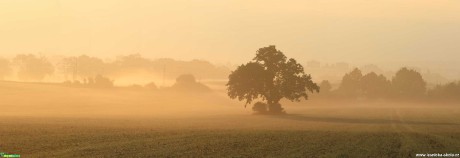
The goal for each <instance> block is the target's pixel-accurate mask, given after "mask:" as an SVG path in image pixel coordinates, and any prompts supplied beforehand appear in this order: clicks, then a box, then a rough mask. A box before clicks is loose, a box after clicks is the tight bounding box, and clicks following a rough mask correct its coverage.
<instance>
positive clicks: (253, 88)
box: [227, 45, 319, 114]
mask: <svg viewBox="0 0 460 158" xmlns="http://www.w3.org/2000/svg"><path fill="white" fill-rule="evenodd" d="M227 90H228V95H229V97H230V98H232V99H236V98H237V99H238V100H240V101H241V100H246V105H247V104H251V102H252V101H253V100H255V99H258V98H261V99H262V100H263V101H265V102H266V105H267V106H268V112H269V113H272V114H278V113H284V109H283V108H282V107H281V104H280V103H279V102H280V100H281V99H283V98H286V99H288V100H290V101H300V99H301V98H304V99H308V95H307V90H308V91H310V92H312V93H313V92H314V91H316V92H319V86H318V85H317V84H316V83H314V82H313V81H312V80H311V76H310V75H308V74H305V72H304V69H303V66H302V65H300V64H299V63H297V61H296V60H294V59H292V58H291V59H287V57H286V56H285V55H284V54H283V52H281V51H279V50H277V49H276V48H275V46H273V45H271V46H268V47H264V48H260V49H259V50H258V51H257V53H256V57H255V58H254V59H253V61H250V62H249V63H247V64H243V65H241V66H239V67H238V68H237V69H236V70H235V71H233V72H232V73H231V74H230V75H229V81H228V83H227Z"/></svg>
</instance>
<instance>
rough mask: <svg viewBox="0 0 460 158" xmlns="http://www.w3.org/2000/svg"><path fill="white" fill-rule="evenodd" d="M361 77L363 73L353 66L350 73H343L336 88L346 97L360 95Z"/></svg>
mask: <svg viewBox="0 0 460 158" xmlns="http://www.w3.org/2000/svg"><path fill="white" fill-rule="evenodd" d="M362 77H363V74H362V73H361V70H359V69H358V68H355V69H353V71H351V72H350V73H347V74H345V76H343V78H342V83H341V84H340V87H339V89H338V90H339V92H340V93H342V94H343V95H344V96H348V97H357V96H359V95H361V79H362Z"/></svg>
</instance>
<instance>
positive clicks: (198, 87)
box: [171, 74, 211, 92]
mask: <svg viewBox="0 0 460 158" xmlns="http://www.w3.org/2000/svg"><path fill="white" fill-rule="evenodd" d="M171 88H172V89H173V90H176V91H182V92H211V89H210V88H209V87H207V86H206V85H204V84H202V83H199V82H197V81H196V79H195V76H193V75H191V74H183V75H180V76H179V77H177V79H176V83H175V84H174V85H173V86H172V87H171Z"/></svg>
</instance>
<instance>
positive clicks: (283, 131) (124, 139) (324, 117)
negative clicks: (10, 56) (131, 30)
mask: <svg viewBox="0 0 460 158" xmlns="http://www.w3.org/2000/svg"><path fill="white" fill-rule="evenodd" d="M0 100H1V102H0V108H1V110H0V115H1V116H0V127H1V128H0V152H7V153H14V154H21V157H415V154H417V153H425V154H426V153H456V154H460V105H455V104H432V103H430V104H428V103H423V104H422V103H397V102H383V101H372V102H371V101H360V102H346V103H345V102H338V101H337V102H333V101H327V102H326V101H318V100H315V98H312V99H311V100H310V101H306V102H300V103H285V104H283V105H285V108H286V110H287V111H288V113H289V114H288V115H283V116H262V115H252V113H251V111H250V108H246V109H245V108H244V107H243V104H242V103H239V102H236V101H231V100H229V99H228V98H227V97H226V96H225V95H224V94H221V93H206V94H187V93H166V92H151V91H132V90H125V89H110V90H104V89H99V90H98V89H85V88H69V87H63V86H59V85H43V84H25V83H15V82H0Z"/></svg>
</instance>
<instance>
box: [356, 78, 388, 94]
mask: <svg viewBox="0 0 460 158" xmlns="http://www.w3.org/2000/svg"><path fill="white" fill-rule="evenodd" d="M390 88H391V82H390V81H389V80H388V79H387V78H386V77H385V76H383V75H377V74H376V73H375V72H371V73H368V74H366V75H364V76H363V77H362V78H361V89H362V92H363V95H364V96H366V97H368V98H381V97H385V96H387V94H388V92H389V90H390Z"/></svg>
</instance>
